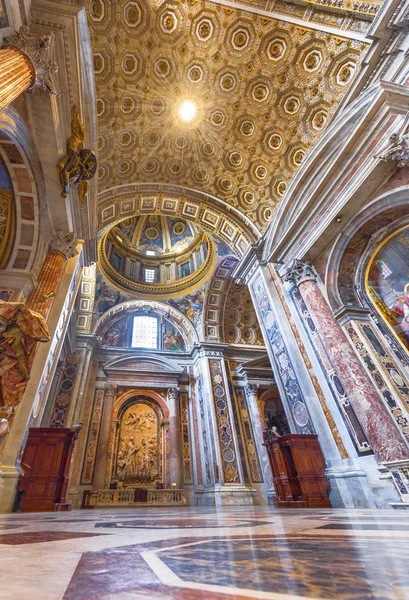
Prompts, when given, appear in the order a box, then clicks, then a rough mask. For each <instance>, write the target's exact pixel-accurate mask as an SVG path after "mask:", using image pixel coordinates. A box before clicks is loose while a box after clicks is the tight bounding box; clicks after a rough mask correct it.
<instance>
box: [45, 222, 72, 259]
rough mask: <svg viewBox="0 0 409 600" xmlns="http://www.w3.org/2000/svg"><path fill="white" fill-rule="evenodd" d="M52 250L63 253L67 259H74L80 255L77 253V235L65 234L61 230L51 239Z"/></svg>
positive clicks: (50, 246)
mask: <svg viewBox="0 0 409 600" xmlns="http://www.w3.org/2000/svg"><path fill="white" fill-rule="evenodd" d="M49 248H50V250H54V251H56V252H61V254H64V256H65V258H67V259H68V258H72V257H73V256H76V255H77V254H78V252H77V236H76V235H75V233H64V232H63V231H61V229H58V230H57V231H56V234H55V235H54V236H53V237H52V238H51V241H50V245H49Z"/></svg>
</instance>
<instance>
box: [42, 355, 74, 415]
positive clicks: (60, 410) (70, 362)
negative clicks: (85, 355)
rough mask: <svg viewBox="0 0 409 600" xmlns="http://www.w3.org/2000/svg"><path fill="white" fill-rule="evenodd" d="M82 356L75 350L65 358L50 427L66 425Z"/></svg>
mask: <svg viewBox="0 0 409 600" xmlns="http://www.w3.org/2000/svg"><path fill="white" fill-rule="evenodd" d="M80 358H81V354H80V352H73V353H72V354H68V356H67V358H66V359H65V366H64V369H63V371H62V373H61V378H60V382H59V385H58V390H57V395H56V398H55V400H54V406H53V408H52V411H51V416H50V425H49V426H50V427H65V426H66V419H67V415H68V411H69V408H70V405H71V402H72V401H73V398H72V394H73V391H74V386H75V380H76V377H77V370H78V367H79V360H80Z"/></svg>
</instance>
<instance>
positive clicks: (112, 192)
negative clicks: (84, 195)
mask: <svg viewBox="0 0 409 600" xmlns="http://www.w3.org/2000/svg"><path fill="white" fill-rule="evenodd" d="M143 214H158V215H159V214H160V215H165V216H169V217H180V218H183V219H187V220H189V221H192V222H193V223H195V224H196V225H199V226H200V227H202V228H203V229H204V230H206V231H208V232H209V233H212V234H213V235H214V236H215V237H217V238H219V239H221V240H222V241H224V242H225V243H227V244H228V245H229V246H230V247H231V248H232V249H233V250H234V251H235V253H236V254H237V255H238V256H243V254H244V253H245V252H246V250H247V249H248V247H249V246H250V244H254V243H255V242H256V241H257V240H258V239H259V238H260V237H261V232H260V231H259V229H258V228H257V227H256V225H255V224H254V223H253V222H252V221H251V220H250V219H249V218H248V217H247V216H246V215H244V214H243V213H242V212H241V211H239V210H238V209H237V208H235V207H234V206H231V205H230V204H228V203H226V202H224V201H223V200H221V199H220V198H217V197H216V196H212V195H211V194H206V193H205V192H201V191H199V190H195V189H191V188H187V187H184V186H178V185H173V184H165V183H151V184H148V183H132V184H126V185H120V186H116V187H113V188H110V189H108V190H105V191H104V192H102V193H100V195H99V204H98V224H99V233H100V235H101V234H104V233H106V231H107V230H108V229H109V228H111V227H112V226H113V225H115V224H116V223H119V222H120V221H122V220H123V219H126V218H129V217H132V216H136V215H143Z"/></svg>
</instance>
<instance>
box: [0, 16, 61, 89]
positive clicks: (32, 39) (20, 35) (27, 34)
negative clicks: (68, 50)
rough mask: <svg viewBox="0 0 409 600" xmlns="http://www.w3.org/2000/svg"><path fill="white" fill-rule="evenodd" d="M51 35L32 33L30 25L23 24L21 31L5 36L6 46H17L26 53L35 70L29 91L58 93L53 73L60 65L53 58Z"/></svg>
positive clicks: (16, 47)
mask: <svg viewBox="0 0 409 600" xmlns="http://www.w3.org/2000/svg"><path fill="white" fill-rule="evenodd" d="M52 41H53V37H52V36H51V35H37V34H35V33H31V31H30V29H29V27H27V26H25V25H23V26H22V27H20V29H19V31H16V32H15V33H13V35H10V36H8V37H6V38H5V40H4V47H6V48H15V49H16V50H18V51H19V52H20V53H22V54H24V55H25V56H26V57H27V58H28V60H29V62H30V66H31V69H32V71H33V82H32V84H31V86H30V88H29V90H28V91H29V92H39V91H43V92H48V93H49V94H57V93H58V92H57V90H56V88H55V85H54V82H53V77H52V74H53V73H56V72H57V71H58V66H57V64H56V63H55V62H53V61H52V60H51V45H52Z"/></svg>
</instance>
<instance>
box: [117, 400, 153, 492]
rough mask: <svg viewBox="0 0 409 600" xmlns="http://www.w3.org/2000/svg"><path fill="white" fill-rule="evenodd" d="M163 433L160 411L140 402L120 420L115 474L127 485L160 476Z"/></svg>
mask: <svg viewBox="0 0 409 600" xmlns="http://www.w3.org/2000/svg"><path fill="white" fill-rule="evenodd" d="M159 458H160V435H159V420H158V415H157V413H156V411H155V410H154V409H153V408H152V407H151V406H149V405H148V404H145V403H144V402H138V403H135V404H132V405H131V406H129V407H128V408H127V409H126V410H125V411H124V412H123V413H122V417H121V420H120V428H119V438H118V452H117V457H116V467H115V474H116V478H117V480H119V481H121V482H123V483H124V484H125V485H131V484H135V483H143V482H153V481H158V480H159V479H160V464H159V462H160V461H159Z"/></svg>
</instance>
